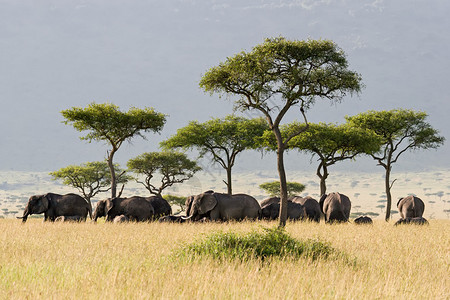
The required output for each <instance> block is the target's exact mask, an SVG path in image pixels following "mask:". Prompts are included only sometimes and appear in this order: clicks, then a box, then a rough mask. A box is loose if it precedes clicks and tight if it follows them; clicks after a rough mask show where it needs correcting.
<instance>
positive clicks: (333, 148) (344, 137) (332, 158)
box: [258, 122, 381, 195]
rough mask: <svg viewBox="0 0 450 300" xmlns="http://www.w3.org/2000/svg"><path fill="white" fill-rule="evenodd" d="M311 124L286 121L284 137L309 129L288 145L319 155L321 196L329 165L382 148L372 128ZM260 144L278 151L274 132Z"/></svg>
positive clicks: (259, 141)
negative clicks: (302, 129)
mask: <svg viewBox="0 0 450 300" xmlns="http://www.w3.org/2000/svg"><path fill="white" fill-rule="evenodd" d="M308 125H309V126H308V127H306V124H304V123H299V122H293V123H289V124H285V125H283V126H281V134H282V136H283V138H286V137H288V136H290V135H292V134H293V133H294V132H299V131H300V129H301V128H306V130H305V131H304V132H302V133H301V134H299V135H296V136H294V137H293V138H292V139H291V140H290V141H289V143H288V144H287V147H288V149H295V150H298V151H301V152H305V153H310V154H312V156H313V157H314V156H317V157H318V161H319V165H318V167H317V172H316V173H317V176H319V178H320V180H321V184H320V188H321V191H320V195H323V194H325V193H326V183H325V181H326V179H327V177H328V167H329V166H331V165H334V164H335V163H337V162H339V161H343V160H347V159H354V158H355V157H356V156H357V155H359V154H372V153H375V152H377V151H378V150H379V148H380V143H381V142H380V138H379V137H378V136H377V135H376V134H375V133H374V132H373V131H371V130H369V129H363V128H357V127H354V126H350V125H349V124H340V125H337V124H324V123H319V124H314V123H309V124H308ZM258 143H259V145H260V146H261V147H263V148H265V149H266V150H269V151H275V150H277V142H276V139H275V136H274V134H273V132H272V131H269V130H267V131H266V132H265V133H264V135H263V136H262V138H260V139H259V140H258Z"/></svg>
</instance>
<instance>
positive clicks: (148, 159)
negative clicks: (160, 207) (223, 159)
mask: <svg viewBox="0 0 450 300" xmlns="http://www.w3.org/2000/svg"><path fill="white" fill-rule="evenodd" d="M127 166H128V168H129V169H130V170H131V171H132V172H134V173H136V174H139V175H144V176H145V180H144V182H140V181H138V180H137V181H138V182H139V183H141V184H143V185H144V186H145V188H146V189H147V190H148V191H149V192H150V193H152V194H155V195H160V194H161V192H162V191H163V190H164V189H165V188H167V187H169V186H172V185H173V184H175V183H182V182H184V181H185V180H188V179H189V178H191V177H192V176H194V174H195V173H196V172H197V171H200V170H201V168H200V167H199V166H198V165H197V163H196V162H195V161H192V160H190V159H188V158H187V156H186V155H185V154H184V153H179V152H173V151H163V152H150V153H143V154H141V155H139V156H138V157H136V158H133V159H130V160H129V161H128V163H127ZM156 173H159V174H160V175H161V180H160V182H161V185H160V186H159V187H157V186H155V185H153V184H152V183H151V180H152V178H153V177H154V176H155V174H156Z"/></svg>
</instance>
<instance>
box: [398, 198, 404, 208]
mask: <svg viewBox="0 0 450 300" xmlns="http://www.w3.org/2000/svg"><path fill="white" fill-rule="evenodd" d="M402 200H403V198H400V199H398V202H397V207H398V205H399V204H400V201H402Z"/></svg>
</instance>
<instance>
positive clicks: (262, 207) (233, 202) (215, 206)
mask: <svg viewBox="0 0 450 300" xmlns="http://www.w3.org/2000/svg"><path fill="white" fill-rule="evenodd" d="M287 204H288V207H287V213H288V214H287V218H288V220H291V221H297V220H309V221H312V222H317V223H318V222H320V219H321V218H323V219H324V220H325V222H326V223H334V222H348V221H349V218H350V209H351V201H350V199H349V198H348V197H347V196H346V195H344V194H340V193H330V194H324V195H322V197H320V200H319V201H317V200H315V199H313V198H312V197H309V196H308V197H298V196H295V197H291V198H290V199H289V200H288V203H287ZM397 207H398V210H399V212H400V216H401V219H400V220H398V221H397V222H396V223H395V225H399V224H427V223H428V222H427V220H425V219H424V218H423V217H422V215H423V211H424V208H425V206H424V203H423V201H422V200H421V199H420V198H418V197H415V196H408V197H405V198H401V199H400V200H399V201H398V203H397ZM279 211H280V198H279V197H272V198H268V199H265V200H263V201H261V203H259V202H258V201H257V200H256V199H255V198H253V197H252V196H250V195H247V194H233V195H229V194H223V193H216V192H214V191H206V192H204V193H201V194H199V195H195V196H189V197H188V198H187V199H186V215H185V216H174V215H172V208H171V206H170V205H169V203H168V202H167V201H166V200H165V199H163V198H162V197H161V196H151V197H139V196H133V197H129V198H120V197H118V198H108V199H105V200H101V201H99V202H98V203H97V206H96V208H95V210H94V211H93V212H92V207H91V205H90V204H89V202H87V201H86V200H85V199H83V198H82V197H81V196H79V195H76V194H66V195H58V194H54V193H48V194H45V195H35V196H31V197H30V199H29V200H28V203H27V205H26V207H25V209H24V212H23V216H22V217H18V218H19V219H22V221H23V222H26V220H27V218H28V216H29V215H32V214H42V213H43V214H44V221H52V222H54V221H85V220H86V219H87V216H88V215H89V217H90V218H91V219H93V220H94V221H97V219H98V218H101V217H105V218H106V221H108V222H114V223H120V222H126V221H136V222H141V221H155V220H159V222H176V223H183V222H187V221H190V222H199V221H232V220H237V221H239V220H256V219H266V220H275V219H277V218H278V215H279ZM354 223H355V224H371V223H373V221H372V219H371V218H369V217H367V216H362V217H359V218H356V219H355V220H354Z"/></svg>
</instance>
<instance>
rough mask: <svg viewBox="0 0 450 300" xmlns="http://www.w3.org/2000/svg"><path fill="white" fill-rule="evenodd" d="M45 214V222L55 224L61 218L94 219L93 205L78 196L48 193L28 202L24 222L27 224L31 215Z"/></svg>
mask: <svg viewBox="0 0 450 300" xmlns="http://www.w3.org/2000/svg"><path fill="white" fill-rule="evenodd" d="M42 213H43V214H44V221H51V222H54V221H55V219H56V218H57V217H59V216H65V217H69V216H81V217H82V219H83V220H84V221H86V218H87V215H88V214H89V217H90V218H91V219H92V207H91V204H90V203H89V202H88V201H86V200H85V199H84V198H83V197H81V196H79V195H76V194H66V195H59V194H54V193H47V194H45V195H34V196H31V197H30V199H29V200H28V203H27V205H26V207H25V209H24V211H23V216H22V217H17V218H18V219H22V222H26V221H27V218H28V216H29V215H32V214H42Z"/></svg>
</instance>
